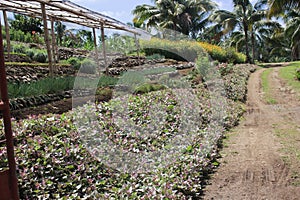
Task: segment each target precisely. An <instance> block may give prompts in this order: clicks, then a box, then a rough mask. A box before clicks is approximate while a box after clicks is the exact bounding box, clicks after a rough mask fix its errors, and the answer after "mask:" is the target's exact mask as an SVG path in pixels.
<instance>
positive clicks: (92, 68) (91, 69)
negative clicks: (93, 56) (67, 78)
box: [79, 59, 97, 74]
mask: <svg viewBox="0 0 300 200" xmlns="http://www.w3.org/2000/svg"><path fill="white" fill-rule="evenodd" d="M96 69H97V64H96V62H95V61H93V60H90V59H84V60H83V61H82V62H81V67H80V69H79V72H81V73H85V74H95V73H96Z"/></svg>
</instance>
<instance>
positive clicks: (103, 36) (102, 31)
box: [101, 23, 108, 73]
mask: <svg viewBox="0 0 300 200" xmlns="http://www.w3.org/2000/svg"><path fill="white" fill-rule="evenodd" d="M101 40H102V51H103V58H104V65H105V71H106V73H108V65H107V58H106V45H105V35H104V25H103V23H101Z"/></svg>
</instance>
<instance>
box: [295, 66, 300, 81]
mask: <svg viewBox="0 0 300 200" xmlns="http://www.w3.org/2000/svg"><path fill="white" fill-rule="evenodd" d="M295 74H296V75H295V76H296V79H297V80H298V81H300V68H298V69H297V70H296V73H295Z"/></svg>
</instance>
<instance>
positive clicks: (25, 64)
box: [5, 62, 71, 67]
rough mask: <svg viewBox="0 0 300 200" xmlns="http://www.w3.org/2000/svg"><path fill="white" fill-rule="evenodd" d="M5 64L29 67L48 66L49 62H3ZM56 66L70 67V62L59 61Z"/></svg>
mask: <svg viewBox="0 0 300 200" xmlns="http://www.w3.org/2000/svg"><path fill="white" fill-rule="evenodd" d="M5 65H6V66H8V65H9V66H11V65H13V66H29V67H48V66H49V64H48V63H27V62H5ZM56 66H61V67H70V66H71V65H70V64H63V63H59V64H56Z"/></svg>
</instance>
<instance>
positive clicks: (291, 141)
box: [273, 123, 300, 186]
mask: <svg viewBox="0 0 300 200" xmlns="http://www.w3.org/2000/svg"><path fill="white" fill-rule="evenodd" d="M273 127H274V132H275V134H276V135H277V137H278V138H279V139H280V142H281V144H282V148H281V152H282V153H283V157H282V158H283V160H284V162H285V163H286V164H287V165H289V168H290V169H291V172H292V175H291V176H292V177H291V178H292V184H293V185H295V186H300V171H299V168H298V166H299V164H300V148H299V147H300V145H299V142H298V141H300V135H299V130H298V128H297V127H298V125H297V124H293V123H288V124H282V123H281V124H276V125H274V126H273Z"/></svg>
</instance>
